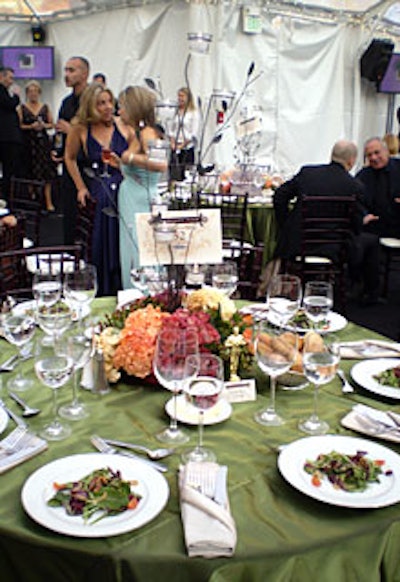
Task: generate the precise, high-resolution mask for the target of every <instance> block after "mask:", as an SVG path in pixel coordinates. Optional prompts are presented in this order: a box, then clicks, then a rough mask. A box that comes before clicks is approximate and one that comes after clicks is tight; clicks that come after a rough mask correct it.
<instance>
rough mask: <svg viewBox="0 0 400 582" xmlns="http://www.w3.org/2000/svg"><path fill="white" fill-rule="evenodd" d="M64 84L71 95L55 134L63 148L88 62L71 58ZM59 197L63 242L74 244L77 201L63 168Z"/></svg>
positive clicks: (85, 78)
mask: <svg viewBox="0 0 400 582" xmlns="http://www.w3.org/2000/svg"><path fill="white" fill-rule="evenodd" d="M64 74H65V84H66V86H67V87H71V88H72V93H70V94H69V95H68V96H67V97H65V98H64V99H63V101H62V102H61V106H60V109H59V112H58V121H57V124H56V130H57V133H59V134H62V136H63V147H62V150H64V148H65V140H66V138H67V135H68V132H69V129H70V126H71V119H72V118H73V117H74V116H75V115H76V112H77V111H78V108H79V100H80V97H81V95H82V93H83V91H84V90H85V89H86V87H87V84H88V76H89V62H88V61H87V60H86V59H85V58H84V57H71V58H70V59H68V61H67V62H66V64H65V68H64ZM53 159H54V160H55V161H58V162H60V161H62V158H60V157H53ZM61 196H62V200H61V202H62V208H63V214H64V242H65V244H71V243H73V242H74V233H75V224H76V212H77V199H76V188H75V185H74V183H73V181H72V179H71V178H70V175H69V174H68V172H67V169H66V168H65V166H63V174H62V177H61Z"/></svg>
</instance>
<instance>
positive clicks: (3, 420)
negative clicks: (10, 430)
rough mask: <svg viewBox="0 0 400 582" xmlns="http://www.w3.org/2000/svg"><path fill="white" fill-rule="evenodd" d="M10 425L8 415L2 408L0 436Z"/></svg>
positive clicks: (0, 413)
mask: <svg viewBox="0 0 400 582" xmlns="http://www.w3.org/2000/svg"><path fill="white" fill-rule="evenodd" d="M7 424H8V414H7V412H6V411H5V410H4V408H2V407H0V434H1V433H2V432H3V431H4V430H5V429H6V427H7Z"/></svg>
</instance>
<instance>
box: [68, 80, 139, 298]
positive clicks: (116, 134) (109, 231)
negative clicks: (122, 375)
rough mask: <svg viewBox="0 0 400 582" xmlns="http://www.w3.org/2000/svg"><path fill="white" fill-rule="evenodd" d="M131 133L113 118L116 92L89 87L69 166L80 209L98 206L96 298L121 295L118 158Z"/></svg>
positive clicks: (73, 135)
mask: <svg viewBox="0 0 400 582" xmlns="http://www.w3.org/2000/svg"><path fill="white" fill-rule="evenodd" d="M130 133H131V130H130V128H129V127H128V126H126V125H125V124H124V123H123V122H122V121H121V119H119V118H116V117H114V97H113V94H112V92H111V91H110V90H109V89H104V88H103V87H101V86H100V85H98V84H95V83H94V84H92V85H90V86H89V87H88V88H87V89H86V90H85V92H84V93H83V95H82V97H81V100H80V107H79V110H78V112H77V115H76V117H75V118H74V120H73V121H72V126H71V130H70V132H69V133H68V137H67V143H66V149H65V164H66V167H67V169H68V172H69V173H70V175H71V178H72V179H73V181H74V183H75V186H76V189H77V198H78V206H85V204H86V199H87V198H88V197H91V198H93V199H94V200H95V201H96V210H95V217H94V224H93V235H92V259H91V260H92V263H93V264H94V265H96V267H97V276H98V293H97V295H98V296H102V295H115V294H116V293H117V291H118V289H121V270H120V262H119V222H118V218H117V207H118V199H117V197H118V189H119V185H120V183H121V181H122V174H121V172H120V169H119V165H120V157H121V154H122V152H123V151H124V150H126V149H127V147H128V139H129V135H130ZM80 152H83V156H84V166H86V167H88V168H90V171H89V172H88V174H89V175H88V176H86V175H83V176H82V172H81V171H80V169H79V168H80V164H79V165H78V163H77V160H78V156H79V155H80ZM105 153H107V154H108V161H107V163H106V162H105V157H104V155H105ZM83 173H84V172H83ZM105 209H112V210H113V211H114V212H104V210H105ZM112 214H114V216H112Z"/></svg>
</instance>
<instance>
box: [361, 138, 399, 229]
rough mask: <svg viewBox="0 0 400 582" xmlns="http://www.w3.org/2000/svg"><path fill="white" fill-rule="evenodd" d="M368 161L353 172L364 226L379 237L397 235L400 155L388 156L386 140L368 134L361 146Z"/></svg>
mask: <svg viewBox="0 0 400 582" xmlns="http://www.w3.org/2000/svg"><path fill="white" fill-rule="evenodd" d="M364 155H365V160H366V162H367V163H368V165H367V166H366V167H365V168H363V169H362V170H360V171H359V172H358V174H357V176H356V177H357V178H358V180H360V181H361V182H362V185H363V188H364V191H363V204H364V206H365V209H366V212H365V217H364V225H365V227H364V230H365V231H366V232H372V233H374V234H376V235H378V236H380V237H382V236H387V237H396V238H399V237H400V159H396V158H393V157H390V154H389V150H388V147H387V145H386V143H385V142H384V141H383V140H381V139H380V138H379V137H372V138H370V139H369V140H367V141H366V143H365V146H364Z"/></svg>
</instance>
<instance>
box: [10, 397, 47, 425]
mask: <svg viewBox="0 0 400 582" xmlns="http://www.w3.org/2000/svg"><path fill="white" fill-rule="evenodd" d="M9 395H10V396H11V398H12V399H13V400H15V402H16V403H17V404H19V405H20V406H21V408H22V409H23V412H22V416H25V417H26V418H28V417H29V416H36V415H37V414H39V412H40V410H39V408H32V407H31V406H29V405H28V404H27V403H26V402H25V401H24V400H22V398H20V397H19V396H17V395H16V394H14V392H11V391H10V392H9Z"/></svg>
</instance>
